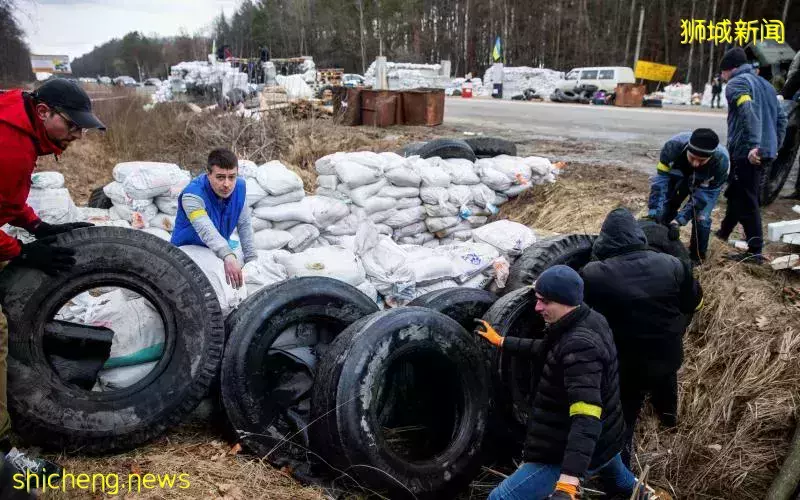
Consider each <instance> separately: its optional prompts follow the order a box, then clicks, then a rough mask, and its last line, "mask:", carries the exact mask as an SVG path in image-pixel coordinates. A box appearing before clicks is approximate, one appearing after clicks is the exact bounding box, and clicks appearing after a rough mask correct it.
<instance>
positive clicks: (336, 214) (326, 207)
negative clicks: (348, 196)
mask: <svg viewBox="0 0 800 500" xmlns="http://www.w3.org/2000/svg"><path fill="white" fill-rule="evenodd" d="M303 203H307V204H309V205H310V206H311V213H312V215H313V216H314V224H315V225H316V226H317V227H327V226H330V225H331V224H335V223H337V222H338V221H340V220H342V219H344V218H345V217H347V216H348V215H349V214H350V207H349V206H348V205H347V204H346V203H344V202H341V201H339V200H335V199H332V198H326V197H324V196H307V197H305V199H304V200H303Z"/></svg>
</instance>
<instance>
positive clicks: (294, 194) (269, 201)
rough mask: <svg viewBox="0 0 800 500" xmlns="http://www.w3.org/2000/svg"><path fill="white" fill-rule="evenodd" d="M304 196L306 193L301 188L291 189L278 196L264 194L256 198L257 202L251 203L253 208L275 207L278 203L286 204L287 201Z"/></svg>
mask: <svg viewBox="0 0 800 500" xmlns="http://www.w3.org/2000/svg"><path fill="white" fill-rule="evenodd" d="M259 186H260V184H259ZM305 196H306V193H305V191H303V190H302V189H299V190H296V191H291V192H289V193H286V194H282V195H280V196H270V195H266V196H264V197H263V198H261V199H260V200H258V202H257V203H256V204H255V205H253V208H264V207H277V206H279V205H286V204H287V203H295V202H298V201H300V200H302V199H303V198H305Z"/></svg>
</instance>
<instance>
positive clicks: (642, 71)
mask: <svg viewBox="0 0 800 500" xmlns="http://www.w3.org/2000/svg"><path fill="white" fill-rule="evenodd" d="M676 69H678V67H677V66H667V65H666V64H658V63H654V62H649V61H636V71H635V72H634V76H635V77H636V78H641V79H642V80H654V81H657V82H669V81H672V75H674V74H675V70H676Z"/></svg>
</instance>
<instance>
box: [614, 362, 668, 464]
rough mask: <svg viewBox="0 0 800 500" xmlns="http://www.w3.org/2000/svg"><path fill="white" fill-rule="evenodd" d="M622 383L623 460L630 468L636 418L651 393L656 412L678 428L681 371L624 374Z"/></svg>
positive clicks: (621, 377)
mask: <svg viewBox="0 0 800 500" xmlns="http://www.w3.org/2000/svg"><path fill="white" fill-rule="evenodd" d="M619 385H620V397H621V399H622V416H623V418H624V419H625V443H624V444H623V446H622V462H623V463H624V464H625V465H626V466H628V468H630V465H631V455H632V454H633V434H634V431H635V430H636V421H637V420H638V419H639V412H640V411H641V409H642V406H644V401H645V398H647V396H650V404H652V405H653V409H654V410H655V412H656V415H658V418H659V420H661V423H662V424H663V425H664V426H666V427H675V426H676V425H677V424H678V372H677V371H675V372H673V373H671V374H668V375H665V376H662V377H650V376H648V375H645V374H633V373H628V374H623V373H620V381H619Z"/></svg>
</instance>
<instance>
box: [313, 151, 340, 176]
mask: <svg viewBox="0 0 800 500" xmlns="http://www.w3.org/2000/svg"><path fill="white" fill-rule="evenodd" d="M346 157H347V153H333V154H330V155H326V156H323V157H322V158H320V159H319V160H317V161H316V162H314V169H315V170H316V171H317V175H336V161H338V160H341V159H344V158H346Z"/></svg>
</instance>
